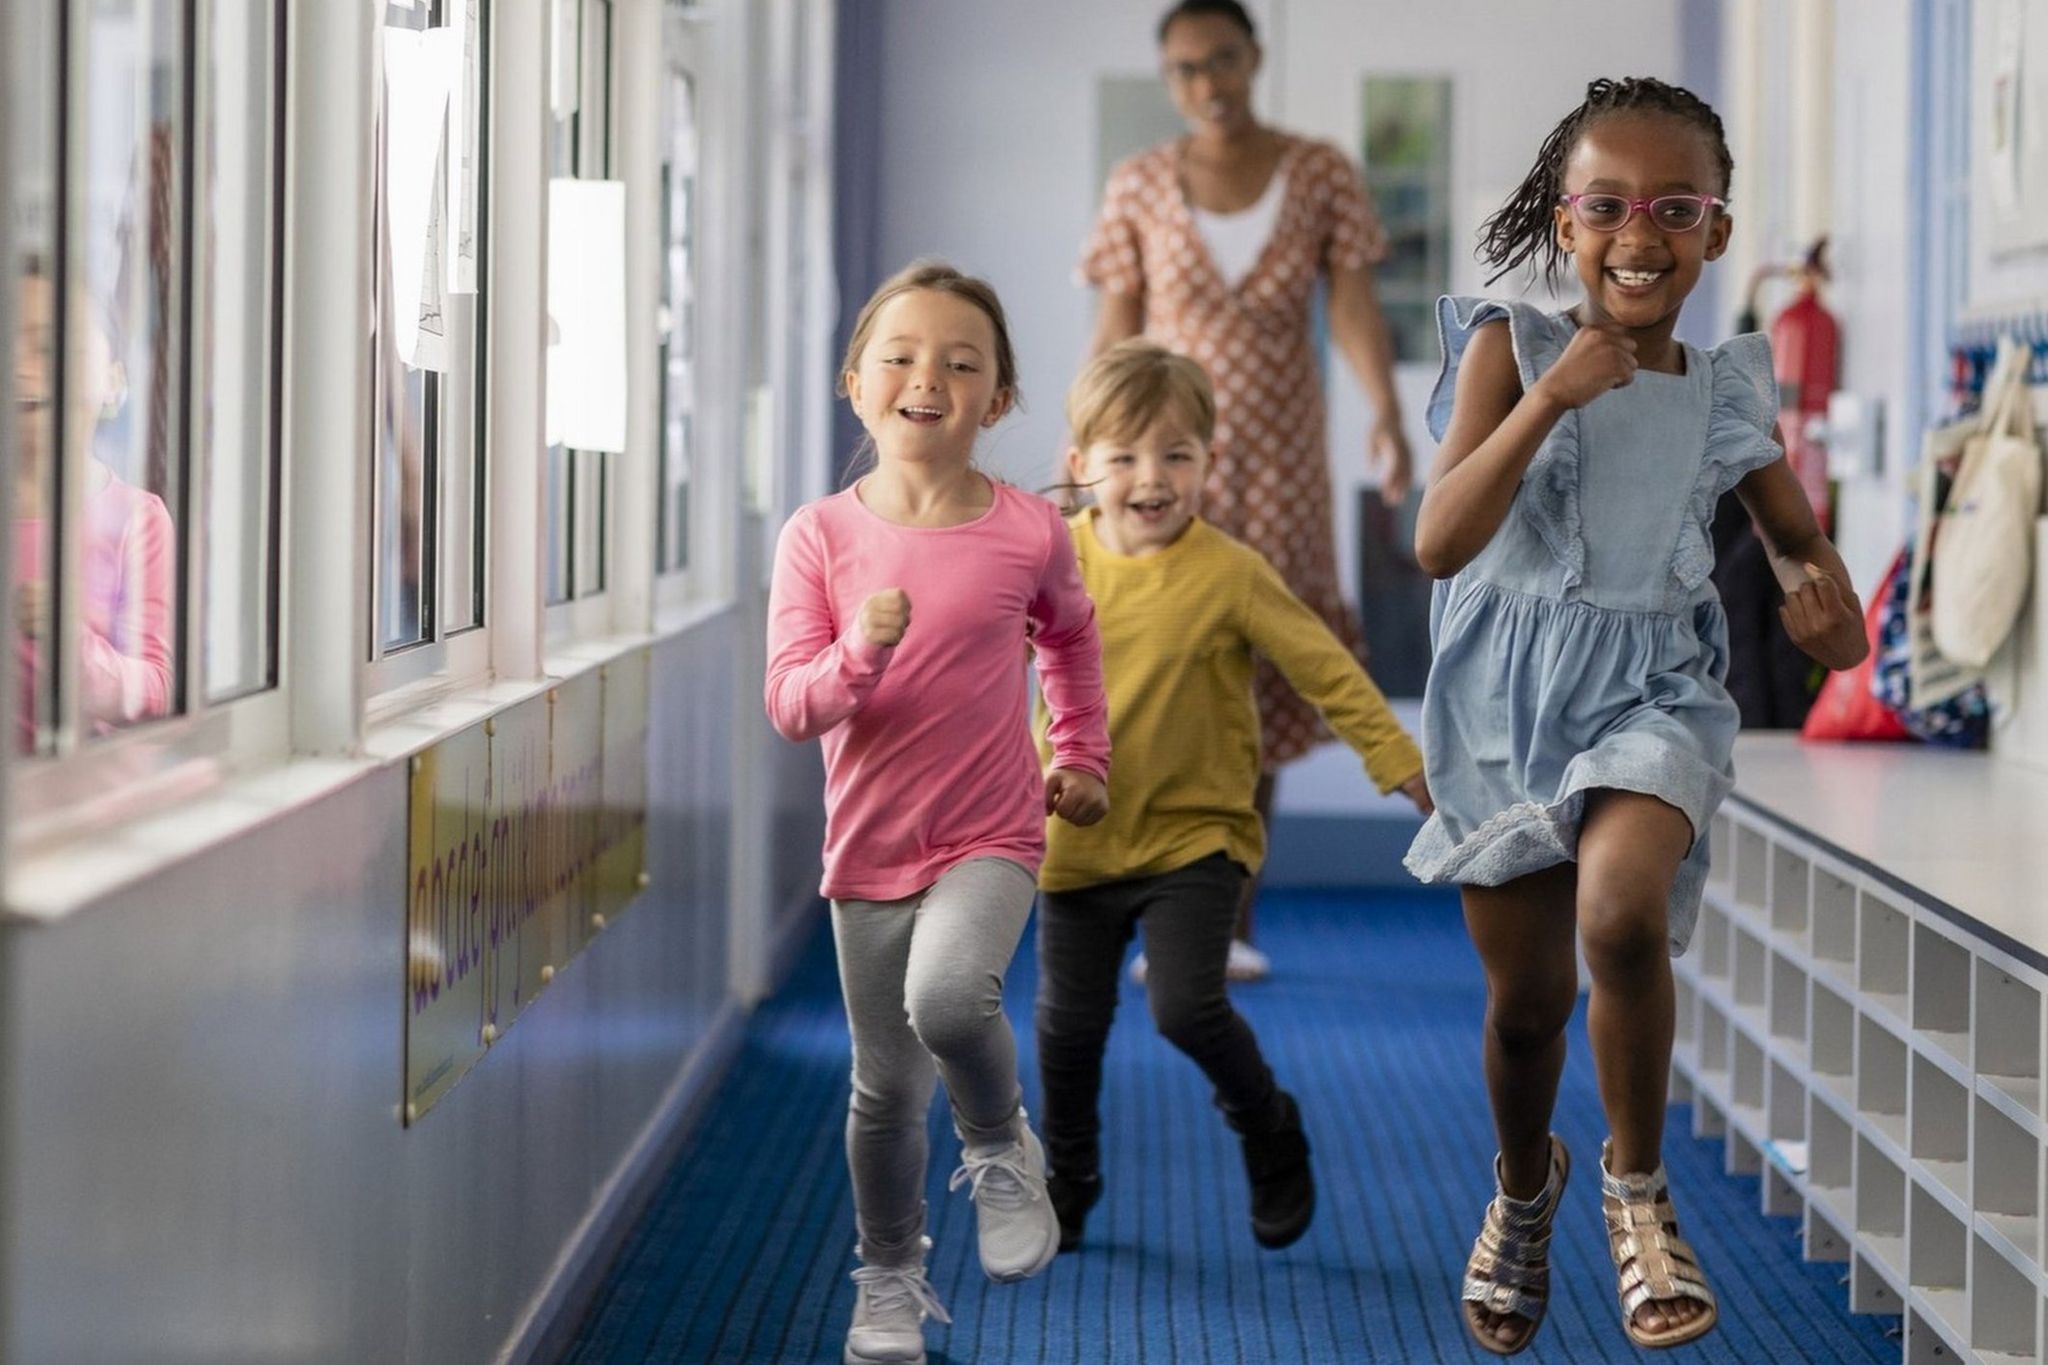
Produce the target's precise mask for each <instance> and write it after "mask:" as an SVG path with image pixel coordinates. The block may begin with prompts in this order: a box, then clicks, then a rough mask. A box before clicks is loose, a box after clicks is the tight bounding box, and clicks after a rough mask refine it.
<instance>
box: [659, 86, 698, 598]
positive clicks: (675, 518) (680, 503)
mask: <svg viewBox="0 0 2048 1365" xmlns="http://www.w3.org/2000/svg"><path fill="white" fill-rule="evenodd" d="M667 112H668V156H667V159H666V160H665V161H664V162H663V164H662V168H661V176H662V196H661V202H662V219H663V224H662V239H663V241H664V242H666V243H667V258H666V262H665V266H664V269H663V270H662V273H661V309H662V316H661V444H660V451H659V460H660V465H661V468H660V474H659V479H660V489H661V500H660V504H659V506H658V507H657V509H656V513H655V518H656V527H655V535H656V556H657V559H656V564H655V569H656V571H657V572H660V573H673V572H675V571H676V570H678V569H682V568H685V567H687V566H688V564H689V562H690V466H691V463H692V461H693V460H694V459H695V458H696V451H695V449H694V447H693V445H692V441H693V440H694V438H695V426H696V413H697V380H696V370H697V273H696V272H697V219H696V213H697V174H698V160H697V158H698V152H699V149H700V134H699V132H698V129H697V87H696V83H695V82H694V81H692V80H691V79H690V76H689V73H687V72H685V71H681V70H671V71H670V72H669V79H668V111H667Z"/></svg>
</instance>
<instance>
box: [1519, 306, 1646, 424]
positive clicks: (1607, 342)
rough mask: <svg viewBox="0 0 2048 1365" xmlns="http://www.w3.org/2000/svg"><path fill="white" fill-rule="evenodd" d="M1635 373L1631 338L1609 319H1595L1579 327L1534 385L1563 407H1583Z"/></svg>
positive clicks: (1634, 342)
mask: <svg viewBox="0 0 2048 1365" xmlns="http://www.w3.org/2000/svg"><path fill="white" fill-rule="evenodd" d="M1635 377H1636V341H1635V338H1634V337H1632V336H1630V335H1629V334H1628V333H1627V332H1626V331H1624V330H1623V329H1622V328H1620V327H1617V326H1615V325H1614V324H1613V323H1610V322H1596V323H1592V324H1589V325H1588V326H1585V327H1581V328H1579V330H1578V332H1577V333H1576V334H1574V335H1573V337H1572V339H1571V344H1570V345H1568V346H1566V347H1565V348H1564V354H1563V355H1561V356H1559V357H1558V358H1557V363H1556V364H1555V365H1552V366H1551V367H1550V368H1549V369H1547V370H1545V371H1544V372H1543V377H1542V378H1540V379H1538V380H1537V381H1536V385H1535V386H1536V388H1538V389H1540V390H1541V391H1542V392H1544V393H1545V394H1548V395H1549V396H1550V397H1551V398H1552V399H1554V400H1555V401H1557V402H1558V403H1561V404H1563V405H1564V406H1565V407H1568V408H1583V407H1584V406H1586V404H1588V403H1590V402H1592V401H1593V400H1594V399H1595V398H1598V397H1599V396H1600V395H1601V394H1603V393H1606V392H1607V391H1608V390H1610V389H1618V388H1621V387H1623V386H1624V385H1626V384H1629V383H1631V382H1633V381H1634V379H1635Z"/></svg>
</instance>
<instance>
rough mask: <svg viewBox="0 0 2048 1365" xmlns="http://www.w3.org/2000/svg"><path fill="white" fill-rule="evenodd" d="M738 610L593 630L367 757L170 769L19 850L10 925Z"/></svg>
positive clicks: (382, 741)
mask: <svg viewBox="0 0 2048 1365" xmlns="http://www.w3.org/2000/svg"><path fill="white" fill-rule="evenodd" d="M731 609H732V608H731V604H730V603H725V602H710V603H698V604H693V605H691V606H689V607H687V608H675V609H672V610H669V611H665V612H663V613H662V619H661V621H660V622H659V628H658V629H657V630H656V631H655V632H654V633H653V634H651V635H632V636H612V637H608V638H601V639H594V640H585V641H580V642H578V643H577V644H575V645H574V646H570V647H565V648H563V649H560V650H557V651H554V652H551V653H550V654H549V655H548V656H547V658H546V660H545V661H544V666H545V667H546V669H547V674H546V676H544V677H541V678H535V679H530V680H527V681H522V682H505V683H489V684H483V685H477V686H473V687H469V688H464V689H461V690H459V691H456V692H452V693H451V694H450V695H448V696H445V697H440V698H437V699H435V700H433V701H430V702H427V703H425V704H422V705H420V706H418V707H416V708H414V709H412V710H409V711H407V712H405V713H404V714H402V715H398V716H395V717H393V718H391V719H389V720H386V721H383V722H381V723H379V724H376V725H374V726H373V727H371V729H370V730H369V731H368V733H367V734H365V736H364V739H363V745H362V752H361V754H360V755H359V756H358V757H355V758H345V759H312V758H300V759H292V760H289V761H287V762H284V763H279V764H275V765H273V766H270V767H266V768H262V769H258V770H254V771H250V772H246V773H237V772H234V771H231V770H229V769H228V768H226V767H225V766H224V765H223V764H221V763H219V762H217V761H214V760H204V759H201V760H194V761H193V762H192V763H190V764H187V765H183V766H181V767H179V768H178V769H175V770H173V772H171V773H168V774H166V775H165V776H166V780H165V782H164V784H163V785H162V787H161V789H159V790H152V791H151V792H150V793H148V797H147V799H148V801H149V803H150V804H151V806H152V807H153V808H152V809H150V810H147V811H142V812H139V813H130V811H129V810H124V811H122V812H121V813H120V814H118V815H112V816H110V817H109V818H108V819H106V820H104V821H100V822H96V823H92V824H89V825H81V826H80V827H79V828H78V829H77V831H76V833H75V834H72V835H69V836H68V837H65V838H62V839H61V840H56V841H52V842H51V843H49V844H47V845H44V846H40V847H36V848H33V849H31V850H30V851H28V852H27V853H25V854H13V853H11V854H10V855H9V858H8V862H7V867H6V895H5V902H4V904H0V923H8V922H13V923H29V924H49V923H54V922H56V921H59V920H62V919H65V918H67V917H69V916H70V915H72V914H74V913H76V912H78V911H80V910H82V909H84V908H86V907H87V906H89V905H91V904H93V903H94V902H96V901H99V900H102V899H104V898H106V897H107V896H109V895H112V894H113V893H115V892H117V891H120V890H122V889H123V888H125V887H128V886H131V885H134V884H135V883H137V882H140V881H143V880H145V879H146V878H149V877H153V876H156V875H158V874H160V873H162V872H163V871H165V870H166V869H167V868H170V867H173V866H176V865H177V864H178V863H181V862H183V861H185V860H187V859H189V858H192V857H195V856H197V855H199V854H201V853H203V852H205V851H206V850H208V849H210V848H213V847H215V846H217V845H220V844H224V843H226V842H228V841H229V840H231V839H235V838H237V837H239V836H241V835H243V834H246V833H248V832H249V831H251V830H254V829H257V828H260V827H261V826H263V825H265V824H267V823H269V822H270V821H272V820H275V819H278V818H279V817H281V816H283V815H286V814H288V813H290V812H291V811H293V810H295V809H298V808H300V807H303V806H308V805H312V804H313V803H315V802H317V801H320V800H323V799H325V798H326V797H328V796H331V795H333V794H334V793H336V792H338V791H340V790H342V789H343V788H344V787H346V786H348V785H349V784H350V783H353V782H358V781H361V780H362V779H363V778H365V777H367V776H369V775H371V774H373V773H375V772H377V771H379V770H380V769H383V768H387V767H389V766H391V765H392V764H394V763H402V762H404V761H406V760H407V759H409V758H411V757H412V755H414V754H416V753H418V752H420V751H421V750H423V749H427V748H430V747H432V746H433V745H435V744H437V743H439V742H441V741H442V740H444V739H446V738H448V737H449V736H450V735H453V734H455V733H457V732H459V731H461V730H465V729H467V728H469V727H470V726H472V725H476V724H479V723H481V722H482V721H484V720H487V719H489V718H490V717H491V716H494V715H496V714H498V713H499V712H501V711H505V710H507V709H509V708H511V707H513V706H516V705H518V704H519V703H520V702H523V701H525V700H527V699H528V698H530V697H534V696H537V695H539V694H541V693H544V692H546V691H547V690H548V689H549V688H551V687H557V686H559V685H561V684H562V683H563V682H566V681H568V680H569V679H571V678H574V677H576V676H578V675H579V674H582V673H586V672H589V671H590V670H592V669H595V668H601V667H603V666H604V665H605V664H607V663H610V662H611V661H612V660H614V659H617V658H620V657H623V656H625V655H627V654H630V653H632V652H633V651H635V650H639V649H648V648H652V647H654V646H656V645H658V644H660V643H662V642H663V641H666V640H669V639H672V638H674V637H676V636H679V635H683V634H686V633H688V632H690V631H692V630H694V629H696V628H698V627H700V626H702V625H704V624H706V623H708V622H710V621H712V620H715V619H716V618H717V617H719V616H721V615H723V614H724V613H726V612H727V611H729V610H731ZM131 809H132V807H131Z"/></svg>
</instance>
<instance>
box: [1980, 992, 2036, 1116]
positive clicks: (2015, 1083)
mask: <svg viewBox="0 0 2048 1365" xmlns="http://www.w3.org/2000/svg"><path fill="white" fill-rule="evenodd" d="M1976 967H1977V985H1976V991H1975V992H1974V995H1973V997H1972V998H1973V1000H1974V1002H1975V1006H1976V1030H1975V1033H1976V1044H1977V1055H1976V1058H1975V1061H1974V1066H1975V1068H1976V1071H1977V1075H1978V1077H1979V1079H1981V1080H1982V1081H1984V1082H1986V1083H1987V1084H1990V1085H1992V1086H1995V1087H1997V1088H1998V1089H1999V1090H2001V1091H2003V1092H2004V1093H2005V1094H2006V1095H2007V1096H2009V1097H2010V1098H2011V1099H2012V1101H2013V1103H2014V1105H2015V1107H2017V1108H2019V1109H2020V1110H2022V1111H2024V1112H2026V1113H2029V1114H2033V1115H2036V1116H2038V1115H2040V1113H2041V992H2040V990H2039V989H2038V988H2036V987H2035V986H2033V985H2032V984H2031V983H2029V982H2026V981H2022V980H2020V979H2019V978H2018V977H2016V976H2014V975H2013V974H2012V973H2011V972H2008V971H2006V970H2005V969H2004V968H2003V967H2001V966H1999V965H1998V964H1997V963H1995V962H1992V961H1991V960H1990V959H1988V958H1983V957H1980V958H1978V959H1976Z"/></svg>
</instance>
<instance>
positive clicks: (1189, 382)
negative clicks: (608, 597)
mask: <svg viewBox="0 0 2048 1365" xmlns="http://www.w3.org/2000/svg"><path fill="white" fill-rule="evenodd" d="M1166 414H1171V415H1172V416H1173V417H1174V418H1176V419H1178V420H1179V421H1180V422H1182V423H1183V424H1185V425H1186V427H1187V429H1188V431H1189V433H1190V434H1191V435H1194V436H1196V437H1198V438H1200V440H1201V442H1202V444H1203V445H1207V444H1208V443H1209V440H1210V438H1211V437H1213V436H1214V435H1215V434H1216V392H1215V390H1214V389H1213V388H1211V387H1210V384H1209V376H1208V374H1207V373H1206V372H1205V371H1204V370H1203V369H1202V367H1201V366H1200V365H1199V364H1197V363H1196V362H1195V361H1193V360H1191V359H1189V358H1188V357H1187V356H1184V355H1181V354H1180V353H1179V352H1177V351H1169V350H1167V349H1166V347H1164V346H1161V345H1159V344H1158V343H1157V342H1153V341H1145V340H1142V339H1139V340H1132V341H1124V342H1119V343H1118V344H1116V345H1114V346H1112V347H1110V348H1109V349H1108V350H1106V351H1104V352H1103V353H1102V354H1101V355H1099V356H1097V357H1095V359H1094V360H1092V361H1090V362H1089V363H1088V366H1087V368H1086V369H1084V370H1082V371H1081V373H1080V375H1079V376H1078V377H1077V378H1076V379H1075V380H1074V386H1073V387H1072V388H1070V389H1068V390H1067V429H1068V430H1069V431H1071V432H1072V433H1073V440H1074V444H1075V445H1076V446H1078V447H1080V448H1081V449H1083V450H1086V449H1087V448H1088V447H1089V446H1091V445H1093V444H1095V443H1096V442H1097V441H1116V440H1124V441H1128V440H1133V439H1135V438H1136V437H1138V436H1139V435H1141V434H1142V433H1143V432H1144V431H1145V430H1146V428H1148V427H1150V426H1151V425H1152V424H1153V423H1154V422H1156V421H1158V420H1159V418H1160V417H1161V416H1162V415H1166Z"/></svg>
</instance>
